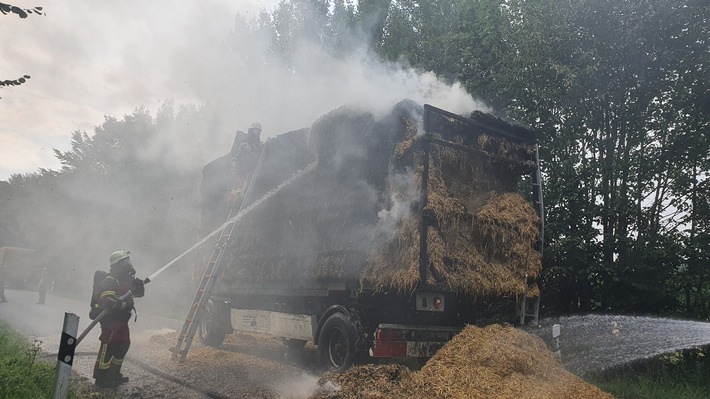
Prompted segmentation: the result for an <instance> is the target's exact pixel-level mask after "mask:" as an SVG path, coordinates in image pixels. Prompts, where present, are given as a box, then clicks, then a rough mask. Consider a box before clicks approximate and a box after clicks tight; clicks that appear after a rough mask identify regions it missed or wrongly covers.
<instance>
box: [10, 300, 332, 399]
mask: <svg viewBox="0 0 710 399" xmlns="http://www.w3.org/2000/svg"><path fill="white" fill-rule="evenodd" d="M5 296H6V297H7V300H8V302H7V303H0V319H1V320H3V321H5V322H7V323H9V324H10V325H11V326H12V327H13V328H14V329H15V330H17V331H19V332H20V333H22V334H24V335H26V336H27V337H29V338H30V339H35V340H37V341H39V342H41V344H40V346H41V347H42V350H43V352H45V353H50V354H53V353H56V351H57V349H58V347H59V338H60V336H61V332H62V325H63V320H64V313H65V312H71V313H74V314H76V315H78V316H79V317H80V322H79V334H80V333H81V332H82V331H84V329H85V328H86V327H87V326H88V325H89V324H90V323H91V320H90V319H89V318H88V311H89V299H88V298H87V300H86V301H80V300H75V299H69V298H65V297H60V296H56V295H51V294H48V295H47V300H46V303H45V304H44V305H39V304H36V302H37V293H36V292H30V291H20V290H8V289H6V290H5ZM140 301H141V299H137V300H136V307H137V308H138V320H137V322H133V319H132V320H131V322H130V328H131V349H130V350H129V352H128V355H127V356H126V362H125V363H124V367H123V370H122V372H124V374H127V375H128V376H129V377H130V378H131V379H130V381H129V382H128V383H127V384H124V385H121V386H120V387H119V388H118V390H116V391H115V394H116V397H130V398H133V399H160V398H186V399H202V398H211V399H221V398H242V397H249V398H278V399H296V398H306V397H308V396H309V395H310V394H311V393H312V391H313V389H315V385H316V380H317V379H318V373H317V371H316V370H315V369H314V368H313V358H314V353H313V349H312V348H306V350H305V351H304V352H303V353H302V354H301V356H299V358H297V359H295V358H289V357H288V356H287V353H286V350H285V348H284V347H283V345H281V343H280V341H277V340H275V339H272V338H268V337H259V336H252V335H241V334H238V335H229V336H228V338H227V340H226V341H225V343H224V344H223V345H222V346H221V347H219V348H209V347H204V346H202V345H201V343H200V342H199V340H198V339H197V338H196V339H195V341H194V342H193V345H192V348H191V350H190V354H189V355H188V357H187V361H186V362H185V363H182V364H180V363H179V362H177V361H175V360H173V359H172V357H171V352H170V351H169V348H170V347H171V346H174V345H175V342H176V340H177V333H176V331H178V330H179V329H180V328H182V323H183V321H182V320H175V319H170V318H165V317H160V316H156V315H152V314H149V313H147V312H143V311H141V310H140ZM99 332H100V328H99V327H98V326H96V327H95V328H94V329H93V330H92V331H91V332H90V333H89V334H88V335H87V336H86V338H84V340H83V341H82V342H81V343H80V344H79V346H78V347H77V348H76V352H77V356H76V359H75V360H74V364H73V370H74V371H75V372H76V373H77V374H78V376H79V378H78V379H81V377H85V378H91V374H92V370H93V365H94V361H95V357H96V355H95V353H96V352H97V350H98V347H99V341H98V337H99ZM90 381H93V380H90Z"/></svg>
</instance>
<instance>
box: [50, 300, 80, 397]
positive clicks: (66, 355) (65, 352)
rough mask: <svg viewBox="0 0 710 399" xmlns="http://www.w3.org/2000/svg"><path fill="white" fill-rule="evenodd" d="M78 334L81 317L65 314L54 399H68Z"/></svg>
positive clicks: (55, 378) (55, 376)
mask: <svg viewBox="0 0 710 399" xmlns="http://www.w3.org/2000/svg"><path fill="white" fill-rule="evenodd" d="M77 332H79V316H77V315H75V314H74V313H69V312H64V327H63V328H62V338H61V340H60V341H59V353H58V354H57V370H56V373H55V375H54V396H53V398H54V399H66V397H67V393H68V392H69V376H70V375H71V366H72V363H73V362H74V349H75V348H76V345H77V340H76V334H77Z"/></svg>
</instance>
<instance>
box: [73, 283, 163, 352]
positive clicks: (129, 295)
mask: <svg viewBox="0 0 710 399" xmlns="http://www.w3.org/2000/svg"><path fill="white" fill-rule="evenodd" d="M149 282H150V278H146V279H145V280H143V284H148V283H149ZM132 298H133V292H131V291H130V290H129V291H128V292H126V293H125V294H123V295H121V296H120V297H119V298H118V300H117V301H116V305H117V304H119V303H120V302H123V301H126V300H128V299H132ZM116 305H114V306H111V307H107V308H106V309H104V310H103V311H101V313H99V315H98V316H96V318H95V319H94V320H93V321H92V322H91V324H89V325H88V326H87V327H86V329H85V330H84V332H82V333H81V335H79V338H77V339H76V345H77V346H78V345H79V343H80V342H81V341H82V340H83V339H84V337H86V335H87V334H88V333H89V331H91V330H92V329H93V328H94V327H96V325H97V324H98V323H99V322H100V321H101V319H103V318H104V317H106V315H107V314H108V313H109V312H110V311H112V310H113V308H114V307H115V306H116Z"/></svg>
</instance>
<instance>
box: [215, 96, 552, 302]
mask: <svg viewBox="0 0 710 399" xmlns="http://www.w3.org/2000/svg"><path fill="white" fill-rule="evenodd" d="M536 150H537V147H536V144H535V135H534V134H533V133H532V131H530V130H528V129H524V128H521V127H516V126H514V125H511V124H508V123H506V122H503V121H501V120H499V119H497V118H494V117H492V116H488V115H485V114H482V113H478V112H474V113H473V114H472V115H471V118H466V117H462V116H459V115H454V114H451V113H449V112H447V111H444V110H440V109H438V108H435V107H431V106H428V105H426V106H424V107H422V106H420V105H419V104H416V103H414V102H412V101H409V100H405V101H402V102H400V103H399V104H397V105H396V106H395V107H393V109H392V111H391V112H390V113H389V114H387V115H386V116H385V117H381V118H376V117H375V116H374V115H372V114H371V113H368V112H362V111H359V110H354V109H351V108H347V107H342V108H339V109H337V110H334V111H332V112H330V113H328V114H326V115H324V116H323V117H321V118H319V119H318V120H317V121H316V122H315V123H314V124H313V125H312V126H311V127H310V128H308V129H301V130H297V131H293V132H289V133H285V134H283V135H280V136H278V137H276V138H274V139H271V140H268V141H267V142H266V143H265V145H264V149H263V154H262V157H261V161H260V162H259V165H258V166H257V167H256V170H255V172H254V179H253V181H252V184H251V186H250V188H249V190H248V192H247V194H246V196H247V197H246V198H245V201H244V203H245V208H244V209H248V212H243V213H242V214H241V215H240V219H239V221H238V222H237V225H236V229H235V232H234V233H233V235H232V236H231V239H230V242H229V243H228V246H227V249H226V251H225V255H224V256H223V260H224V261H225V262H227V263H226V264H225V267H224V269H223V270H224V272H223V275H222V281H221V283H220V284H219V285H218V289H217V290H218V292H222V293H228V292H229V290H230V286H231V285H232V284H234V285H236V286H238V285H242V286H243V285H244V284H253V283H266V282H276V283H278V282H281V283H285V284H288V283H289V282H294V281H298V282H299V285H304V284H305V285H308V284H307V282H309V281H311V282H313V283H314V284H315V283H318V284H322V283H324V282H332V281H349V282H353V281H354V282H357V283H359V284H360V286H361V287H369V288H371V289H375V290H377V289H396V290H401V291H411V290H413V289H414V288H416V287H418V286H421V285H422V284H434V285H438V286H443V287H444V288H447V287H448V288H449V289H451V290H453V291H458V292H463V293H467V294H477V295H478V294H517V293H526V294H528V295H531V294H532V295H535V292H529V288H528V287H526V285H525V284H524V279H525V278H524V276H525V275H526V274H527V275H530V276H532V277H534V276H536V275H537V274H538V273H539V270H540V268H541V266H540V256H539V251H537V250H536V249H535V247H536V243H538V242H539V240H540V235H539V232H540V218H539V216H538V214H537V213H536V211H535V209H534V208H533V207H532V206H531V205H530V201H529V200H526V199H524V198H523V196H521V195H520V194H518V185H519V183H520V180H521V177H522V176H525V175H528V174H530V173H532V172H533V171H534V170H535V168H536V167H537V162H536V156H537V155H536ZM425 171H426V173H425ZM423 182H424V183H425V184H422V183H423ZM425 187H426V189H425ZM423 219H427V220H429V222H428V224H427V226H426V229H425V230H422V227H423V226H422V225H421V220H423ZM422 231H424V232H425V234H422ZM422 237H424V238H423V239H422ZM421 241H425V242H426V243H427V244H428V245H427V246H426V247H425V248H423V247H422V246H421V245H420V244H421ZM501 242H506V244H505V245H503V246H502V248H500V247H499V245H500V243H501ZM422 251H423V252H424V255H422Z"/></svg>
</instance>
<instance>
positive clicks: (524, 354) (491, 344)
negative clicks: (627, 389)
mask: <svg viewBox="0 0 710 399" xmlns="http://www.w3.org/2000/svg"><path fill="white" fill-rule="evenodd" d="M331 385H335V386H336V389H332V388H329V387H330V386H331ZM319 386H320V389H319V391H318V392H317V393H316V394H315V395H314V396H312V398H313V399H323V398H333V399H364V398H437V399H447V398H450V399H459V398H471V399H478V398H481V399H543V398H575V399H612V396H611V395H609V394H607V393H604V392H602V391H601V390H599V389H598V388H596V387H594V386H592V385H590V384H588V383H586V382H585V381H583V380H582V379H580V378H579V377H577V376H575V375H573V374H572V373H570V372H569V371H567V370H565V368H564V367H563V366H562V364H561V362H560V360H559V359H558V358H557V356H555V355H554V354H553V353H551V352H550V351H549V350H548V349H547V347H546V346H545V344H544V343H543V342H542V340H541V339H540V338H538V337H536V336H534V335H531V334H528V333H526V332H523V331H521V330H519V329H515V328H513V327H512V326H509V325H505V326H501V325H490V326H487V327H485V328H479V327H475V326H468V327H466V328H465V329H464V330H463V331H462V332H461V333H460V334H458V335H457V336H456V337H454V338H453V339H452V340H451V341H449V343H447V344H446V345H445V346H444V347H443V348H442V349H441V350H439V351H438V352H437V353H436V355H434V357H432V358H431V359H430V360H429V362H427V364H426V365H424V366H423V367H422V369H421V370H420V371H417V372H411V371H409V370H408V369H406V368H405V367H403V366H398V365H388V366H361V367H356V368H353V369H351V370H350V371H348V372H347V373H345V374H340V375H337V374H328V375H326V376H325V377H323V378H322V379H321V380H320V381H319ZM338 388H339V389H338Z"/></svg>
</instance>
